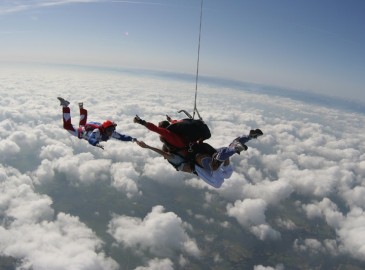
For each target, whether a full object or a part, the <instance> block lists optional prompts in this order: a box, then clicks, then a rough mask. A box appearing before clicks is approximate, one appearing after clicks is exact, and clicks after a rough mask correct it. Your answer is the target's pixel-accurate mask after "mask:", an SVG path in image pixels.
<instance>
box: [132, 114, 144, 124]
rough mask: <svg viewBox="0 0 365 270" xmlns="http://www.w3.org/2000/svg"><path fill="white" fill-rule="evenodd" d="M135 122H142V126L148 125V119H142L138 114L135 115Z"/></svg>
mask: <svg viewBox="0 0 365 270" xmlns="http://www.w3.org/2000/svg"><path fill="white" fill-rule="evenodd" d="M133 122H134V123H138V124H140V125H142V126H145V125H146V121H145V120H142V119H141V118H140V117H139V116H138V115H136V117H134V119H133Z"/></svg>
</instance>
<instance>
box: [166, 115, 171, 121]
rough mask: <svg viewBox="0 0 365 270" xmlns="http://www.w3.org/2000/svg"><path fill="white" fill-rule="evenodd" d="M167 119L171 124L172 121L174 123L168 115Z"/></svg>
mask: <svg viewBox="0 0 365 270" xmlns="http://www.w3.org/2000/svg"><path fill="white" fill-rule="evenodd" d="M166 119H167V121H169V122H171V121H172V119H171V117H170V116H169V115H167V114H166Z"/></svg>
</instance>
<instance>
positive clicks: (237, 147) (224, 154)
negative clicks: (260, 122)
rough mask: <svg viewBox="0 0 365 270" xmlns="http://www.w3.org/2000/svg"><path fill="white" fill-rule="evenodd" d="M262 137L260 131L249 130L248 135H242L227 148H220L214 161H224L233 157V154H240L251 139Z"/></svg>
mask: <svg viewBox="0 0 365 270" xmlns="http://www.w3.org/2000/svg"><path fill="white" fill-rule="evenodd" d="M261 135H263V133H262V131H261V130H260V129H256V130H250V133H249V135H242V136H239V137H237V138H236V139H234V140H233V141H232V142H231V143H230V145H229V146H228V147H222V148H219V149H218V150H217V154H216V155H215V157H214V159H216V160H218V161H224V160H227V159H228V158H230V157H231V156H233V155H234V154H240V153H241V151H246V150H247V146H246V143H247V142H248V141H250V140H252V139H257V137H259V136H261Z"/></svg>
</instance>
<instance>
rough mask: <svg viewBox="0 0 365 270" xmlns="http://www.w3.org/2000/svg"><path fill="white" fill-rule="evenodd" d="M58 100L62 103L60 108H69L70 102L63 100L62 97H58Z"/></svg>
mask: <svg viewBox="0 0 365 270" xmlns="http://www.w3.org/2000/svg"><path fill="white" fill-rule="evenodd" d="M58 100H59V101H60V103H61V104H60V106H62V107H68V105H69V104H70V102H68V101H67V100H65V99H63V98H61V97H58Z"/></svg>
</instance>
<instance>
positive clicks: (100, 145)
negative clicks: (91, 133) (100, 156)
mask: <svg viewBox="0 0 365 270" xmlns="http://www.w3.org/2000/svg"><path fill="white" fill-rule="evenodd" d="M95 146H96V147H99V148H101V149H103V150H104V145H102V144H100V143H98V144H97V145H95Z"/></svg>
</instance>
